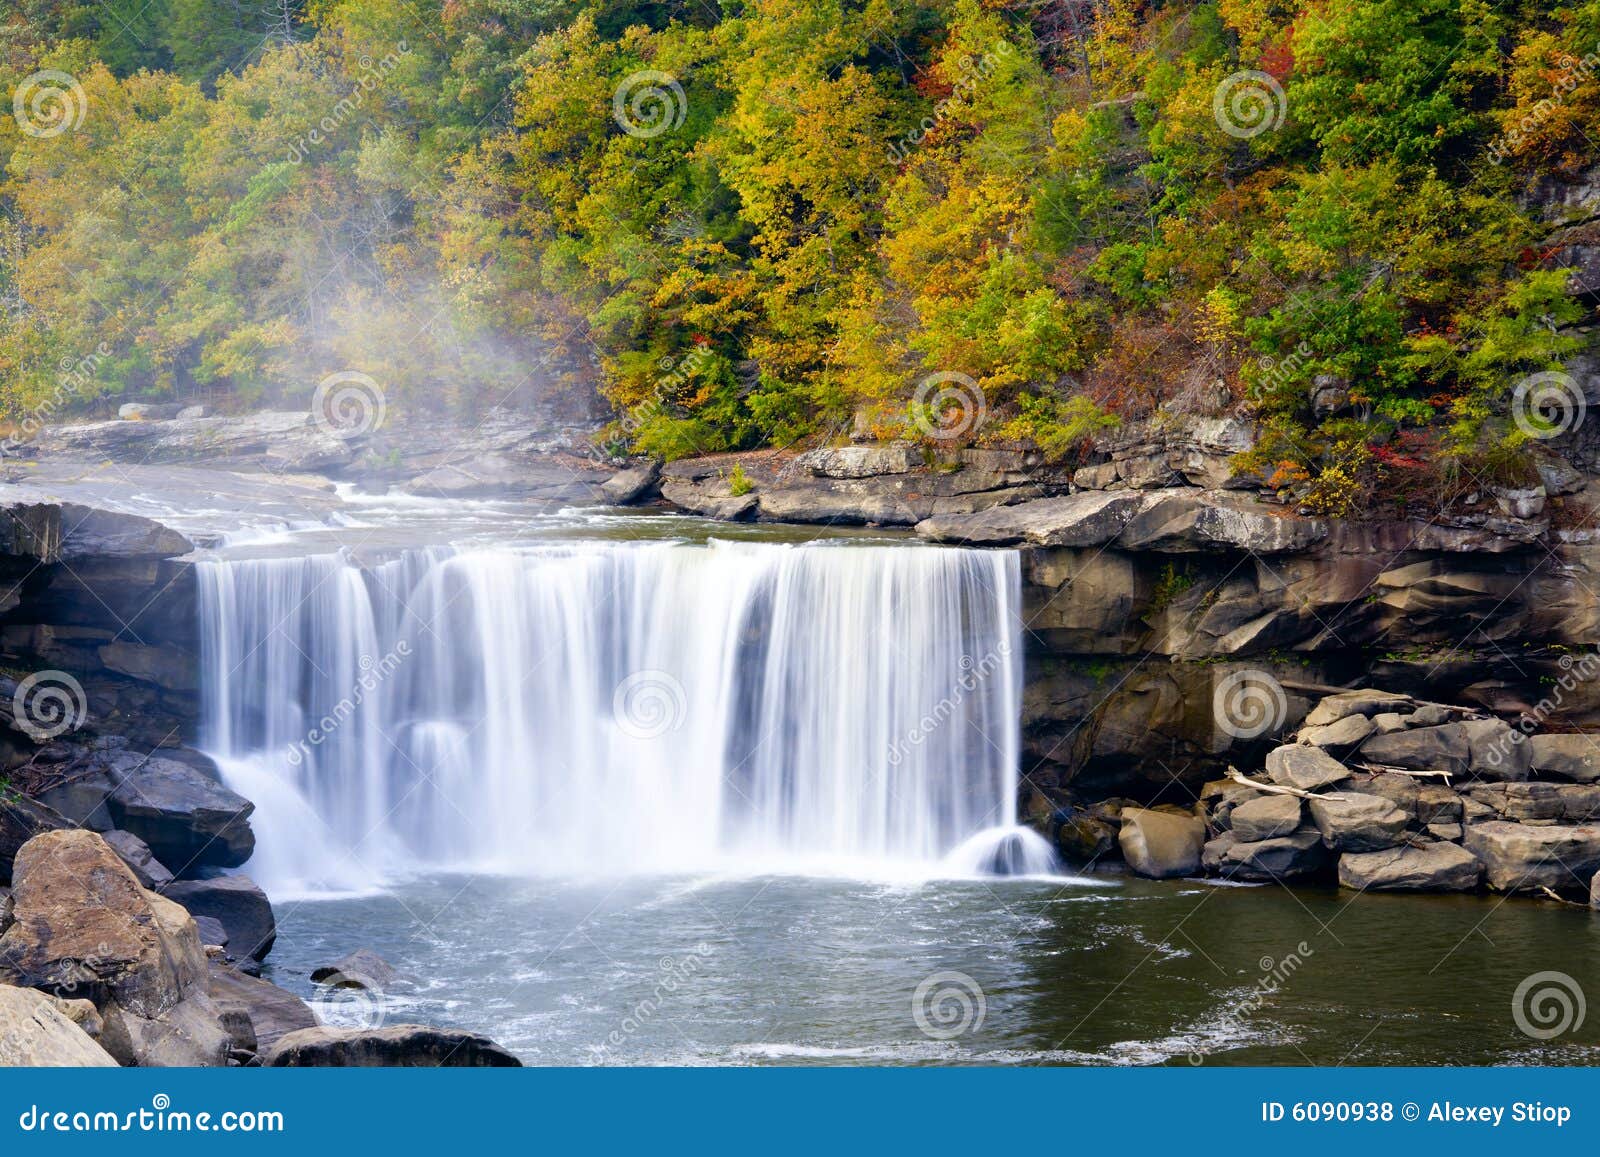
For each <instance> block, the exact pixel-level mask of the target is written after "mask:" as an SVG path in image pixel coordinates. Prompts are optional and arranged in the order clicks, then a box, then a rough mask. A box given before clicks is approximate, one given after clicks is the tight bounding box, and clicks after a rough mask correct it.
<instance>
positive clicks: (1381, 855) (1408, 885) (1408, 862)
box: [1339, 844, 1483, 892]
mask: <svg viewBox="0 0 1600 1157" xmlns="http://www.w3.org/2000/svg"><path fill="white" fill-rule="evenodd" d="M1482 877H1483V865H1482V864H1480V863H1479V862H1478V859H1477V857H1476V856H1474V855H1473V854H1472V853H1471V852H1469V851H1467V850H1466V849H1465V848H1462V847H1460V846H1459V845H1457V844H1424V845H1422V846H1420V847H1415V846H1409V845H1408V846H1403V847H1396V848H1386V849H1384V850H1382V851H1376V852H1346V853H1345V854H1344V855H1342V856H1340V857H1339V883H1340V884H1341V885H1342V886H1344V887H1346V888H1355V889H1357V890H1359V891H1373V892H1470V891H1471V890H1472V889H1474V888H1476V887H1477V886H1478V881H1479V880H1480V879H1481V878H1482Z"/></svg>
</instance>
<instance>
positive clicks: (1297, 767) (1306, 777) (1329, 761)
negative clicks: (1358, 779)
mask: <svg viewBox="0 0 1600 1157" xmlns="http://www.w3.org/2000/svg"><path fill="white" fill-rule="evenodd" d="M1266 766H1267V778H1269V779H1271V780H1272V782H1273V783H1279V784H1282V785H1283V786H1285V787H1294V788H1299V789H1300V790H1301V791H1316V790H1317V789H1319V788H1324V787H1331V786H1332V785H1333V784H1336V783H1341V782H1343V781H1344V780H1347V779H1349V778H1350V769H1349V768H1348V767H1346V766H1345V765H1344V764H1342V763H1340V762H1339V761H1338V760H1337V759H1335V758H1334V757H1333V756H1331V755H1329V754H1328V753H1327V752H1326V751H1323V750H1322V749H1321V748H1318V747H1304V746H1301V745H1298V744H1288V745H1286V746H1283V747H1279V748H1275V749H1273V750H1272V751H1270V752H1268V753H1267V765H1266Z"/></svg>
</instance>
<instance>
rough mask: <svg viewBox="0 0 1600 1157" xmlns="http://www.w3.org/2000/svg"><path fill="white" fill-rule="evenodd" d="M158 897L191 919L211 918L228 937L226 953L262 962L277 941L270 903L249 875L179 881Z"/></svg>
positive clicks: (275, 923)
mask: <svg viewBox="0 0 1600 1157" xmlns="http://www.w3.org/2000/svg"><path fill="white" fill-rule="evenodd" d="M161 894H162V895H163V896H165V897H166V898H167V899H169V900H176V901H177V902H178V903H179V904H182V905H183V906H184V907H185V908H186V909H188V911H189V913H190V914H191V915H193V916H210V917H211V918H212V919H213V920H216V921H217V922H218V923H219V924H221V925H222V927H223V929H224V931H226V932H227V934H228V940H227V944H228V952H229V954H230V955H232V956H233V957H235V958H237V959H242V958H244V957H246V956H248V957H251V958H252V959H254V960H265V959H266V958H267V953H268V952H271V951H272V944H273V941H275V940H276V939H277V938H278V925H277V922H276V921H275V920H274V919H273V915H272V904H271V903H270V902H269V901H268V900H267V894H266V893H265V892H263V891H262V890H261V889H260V888H258V887H256V884H255V881H254V880H252V879H250V877H249V876H217V877H215V878H213V879H209V880H179V881H178V882H176V883H173V884H168V885H167V886H166V887H165V888H163V889H162V890H161Z"/></svg>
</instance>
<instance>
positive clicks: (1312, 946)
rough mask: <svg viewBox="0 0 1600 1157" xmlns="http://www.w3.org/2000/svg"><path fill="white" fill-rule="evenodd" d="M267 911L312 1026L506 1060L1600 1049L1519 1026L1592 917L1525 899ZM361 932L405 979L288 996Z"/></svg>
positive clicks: (629, 890)
mask: <svg viewBox="0 0 1600 1157" xmlns="http://www.w3.org/2000/svg"><path fill="white" fill-rule="evenodd" d="M278 918H279V923H280V927H279V939H278V944H277V947H276V949H275V950H274V952H273V955H272V957H271V958H270V968H269V975H270V976H271V978H272V979H273V980H275V981H276V982H277V983H279V984H282V985H285V986H286V987H289V988H291V989H293V990H295V991H297V992H299V993H300V994H301V995H303V996H305V997H307V998H308V999H310V1000H312V1001H314V1002H315V1003H316V1007H317V1008H318V1009H319V1011H320V1012H321V1013H322V1015H323V1016H324V1017H325V1018H326V1019H328V1020H330V1021H333V1022H341V1021H342V1022H346V1023H367V1024H372V1023H379V1022H388V1023H401V1022H409V1021H420V1022H423V1023H438V1024H449V1025H456V1026H460V1027H463V1028H470V1029H475V1030H478V1031H481V1032H484V1033H486V1034H488V1035H490V1036H492V1037H493V1038H494V1039H496V1040H498V1041H500V1042H501V1043H503V1044H504V1045H506V1046H507V1047H508V1048H510V1049H511V1050H512V1051H514V1052H515V1053H517V1054H518V1055H519V1056H520V1057H521V1058H522V1059H523V1060H524V1061H525V1062H526V1063H529V1064H543V1065H591V1064H628V1065H698V1064H720V1065H767V1064H841V1065H851V1064H856V1065H859V1064H902V1065H923V1064H1051V1065H1074V1064H1114V1065H1148V1064H1176V1065H1190V1064H1206V1065H1307V1064H1318V1065H1442V1064H1455V1065H1503V1064H1594V1063H1596V1062H1597V1061H1600V1023H1597V1021H1596V1020H1595V1018H1594V1017H1587V1016H1586V1017H1585V1019H1584V1022H1583V1023H1582V1024H1581V1025H1577V1026H1572V1025H1570V1023H1569V1027H1568V1028H1566V1029H1565V1030H1563V1031H1562V1032H1560V1033H1559V1034H1558V1035H1555V1036H1553V1037H1551V1038H1550V1039H1548V1040H1541V1039H1537V1038H1536V1037H1534V1036H1530V1035H1528V1033H1526V1032H1524V1031H1523V1029H1522V1028H1520V1027H1519V1024H1518V1018H1517V1016H1516V1015H1514V1011H1513V1004H1514V1000H1515V998H1516V995H1517V990H1518V987H1519V985H1521V984H1522V983H1523V982H1524V981H1525V980H1526V978H1528V977H1530V976H1533V975H1535V974H1538V973H1541V972H1544V971H1549V970H1559V971H1560V972H1562V973H1563V974H1565V975H1566V976H1569V977H1570V978H1571V980H1572V982H1574V983H1575V984H1576V985H1577V986H1578V987H1579V988H1581V989H1583V990H1587V991H1588V992H1591V993H1592V992H1600V967H1597V966H1596V965H1595V963H1594V961H1595V960H1596V953H1597V950H1600V923H1597V922H1596V919H1595V917H1594V915H1593V914H1592V913H1590V912H1588V911H1584V910H1581V909H1577V908H1563V907H1559V906H1556V905H1554V904H1549V903H1543V902H1537V901H1532V900H1520V899H1515V900H1503V899H1502V898H1499V897H1484V896H1401V895H1362V896H1355V895H1353V894H1352V893H1350V892H1339V891H1336V890H1334V889H1331V888H1330V889H1326V890H1317V889H1296V890H1292V891H1291V890H1290V889H1288V888H1284V887H1279V886H1276V885H1265V886H1260V887H1228V886H1216V885H1208V884H1201V883H1197V882H1191V881H1178V882H1156V881H1146V880H1137V879H1132V878H1127V877H1097V878H1094V879H1092V880H1089V881H1087V882H1084V881H1044V880H999V881H992V882H974V881H937V880H935V881H926V882H922V883H874V882H866V881H860V880H841V879H828V878H808V877H801V876H768V877H755V878H729V877H705V876H700V877H682V878H671V877H662V878H631V879H627V878H625V879H610V880H593V879H592V880H587V881H579V880H571V881H561V880H520V879H507V878H497V877H485V876H478V877H465V876H441V877H434V878H428V879H424V880H419V881H415V882H413V883H410V884H407V885H404V886H399V887H396V888H395V889H393V890H392V891H391V892H390V893H388V894H385V895H381V896H371V897H365V898H356V899H345V900H320V901H312V902H307V903H301V904H287V905H281V906H280V908H279V915H278ZM356 943H359V944H363V945H367V946H370V947H372V948H374V949H375V950H377V951H378V952H379V954H380V955H382V956H384V957H385V958H386V959H388V960H389V961H390V962H391V963H392V964H394V965H395V966H396V967H398V968H400V969H401V970H402V971H407V972H410V973H412V974H413V975H415V976H416V977H419V978H424V979H422V980H421V981H419V983H417V984H416V985H415V986H409V985H402V986H396V987H395V989H394V991H392V992H390V993H387V994H384V995H383V996H381V997H368V996H365V995H357V994H341V993H337V992H334V991H332V990H327V989H320V988H319V987H318V986H315V985H312V984H311V983H310V981H309V980H308V976H309V973H310V971H311V969H312V968H314V967H316V966H317V965H320V964H325V963H328V962H329V961H330V960H331V959H334V958H336V957H338V956H339V955H341V954H342V953H344V952H345V951H347V950H348V949H349V948H350V947H351V946H352V945H353V944H356ZM1564 983H1565V982H1562V981H1556V982H1555V984H1556V987H1555V988H1552V987H1551V986H1550V984H1549V983H1547V982H1540V983H1539V985H1538V988H1537V989H1535V990H1533V991H1531V992H1529V993H1526V994H1525V995H1524V999H1523V1001H1522V1004H1523V1007H1524V1008H1525V1009H1526V1008H1527V1007H1528V1005H1529V1001H1530V1000H1536V999H1537V997H1538V990H1539V989H1542V990H1544V991H1545V994H1546V998H1547V999H1554V998H1553V996H1552V995H1551V994H1552V993H1555V992H1558V991H1567V989H1566V988H1565V987H1564ZM1266 989H1275V991H1264V990H1266ZM1545 1011H1546V1012H1547V1013H1550V1014H1551V1016H1552V1019H1551V1020H1548V1021H1546V1022H1545V1025H1544V1026H1541V1024H1539V1023H1535V1022H1531V1021H1529V1019H1528V1014H1527V1013H1526V1012H1524V1014H1523V1017H1522V1019H1523V1021H1524V1022H1526V1023H1528V1024H1529V1027H1530V1028H1531V1029H1532V1030H1534V1031H1548V1028H1550V1027H1555V1025H1556V1024H1557V1023H1559V1019H1560V1018H1561V1017H1562V1012H1561V1010H1560V1009H1559V1008H1556V1007H1555V1006H1554V1005H1549V1004H1547V1005H1546V1006H1545ZM1535 1012H1537V1009H1535ZM1597 1015H1600V1014H1597ZM1565 1019H1566V1020H1567V1021H1569V1022H1570V1020H1571V1019H1572V1018H1571V1016H1570V1015H1568V1016H1566V1017H1565Z"/></svg>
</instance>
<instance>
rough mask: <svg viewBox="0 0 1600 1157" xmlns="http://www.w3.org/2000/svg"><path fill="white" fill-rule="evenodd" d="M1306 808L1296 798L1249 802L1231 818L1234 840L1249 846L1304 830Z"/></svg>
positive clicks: (1229, 817) (1253, 800)
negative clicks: (1300, 828)
mask: <svg viewBox="0 0 1600 1157" xmlns="http://www.w3.org/2000/svg"><path fill="white" fill-rule="evenodd" d="M1302 810H1303V809H1302V808H1301V806H1300V801H1299V800H1298V799H1296V798H1295V797H1294V796H1292V795H1266V796H1262V797H1261V798H1260V799H1252V800H1247V801H1246V802H1244V803H1242V804H1239V805H1238V806H1237V807H1235V808H1234V809H1233V811H1231V812H1230V813H1229V814H1228V826H1229V828H1230V829H1231V830H1232V832H1233V834H1234V837H1235V838H1236V839H1239V840H1243V841H1245V842H1246V843H1249V842H1251V841H1255V840H1270V839H1274V838H1276V837H1278V836H1286V835H1289V834H1290V833H1291V832H1293V831H1294V830H1295V829H1296V828H1298V827H1299V826H1300V820H1301V813H1302Z"/></svg>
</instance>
